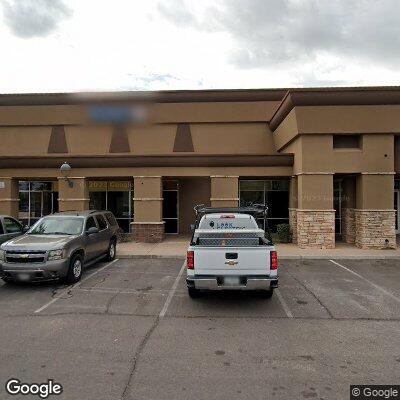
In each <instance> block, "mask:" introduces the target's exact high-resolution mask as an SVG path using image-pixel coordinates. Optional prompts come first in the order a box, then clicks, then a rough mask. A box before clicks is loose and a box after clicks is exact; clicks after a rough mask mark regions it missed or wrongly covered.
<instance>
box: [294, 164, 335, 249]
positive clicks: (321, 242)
mask: <svg viewBox="0 0 400 400" xmlns="http://www.w3.org/2000/svg"><path fill="white" fill-rule="evenodd" d="M297 180H298V208H297V212H296V227H297V229H296V230H297V245H298V246H299V247H300V248H303V249H305V248H319V249H332V248H334V247H335V210H334V209H333V174H331V173H323V172H321V173H300V174H298V177H297Z"/></svg>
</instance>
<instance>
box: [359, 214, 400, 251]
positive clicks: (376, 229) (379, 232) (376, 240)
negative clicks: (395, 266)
mask: <svg viewBox="0 0 400 400" xmlns="http://www.w3.org/2000/svg"><path fill="white" fill-rule="evenodd" d="M355 224H356V235H355V236H356V239H355V243H356V246H357V247H360V248H361V249H385V248H387V249H395V248H396V233H395V230H394V226H395V211H394V210H355Z"/></svg>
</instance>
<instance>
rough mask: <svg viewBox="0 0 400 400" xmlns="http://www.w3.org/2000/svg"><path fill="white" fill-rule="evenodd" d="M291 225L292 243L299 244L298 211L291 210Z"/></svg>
mask: <svg viewBox="0 0 400 400" xmlns="http://www.w3.org/2000/svg"><path fill="white" fill-rule="evenodd" d="M289 225H290V229H291V231H292V242H293V243H297V235H298V233H297V209H296V208H289Z"/></svg>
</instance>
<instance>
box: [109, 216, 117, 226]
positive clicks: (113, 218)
mask: <svg viewBox="0 0 400 400" xmlns="http://www.w3.org/2000/svg"><path fill="white" fill-rule="evenodd" d="M106 218H107V221H108V223H109V224H110V225H112V226H117V225H118V224H117V221H116V219H115V217H114V215H112V214H111V213H107V214H106Z"/></svg>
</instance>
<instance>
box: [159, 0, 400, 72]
mask: <svg viewBox="0 0 400 400" xmlns="http://www.w3.org/2000/svg"><path fill="white" fill-rule="evenodd" d="M159 12H160V13H161V14H162V15H163V16H164V18H166V19H168V20H170V21H171V22H172V23H174V24H176V25H178V26H190V27H192V28H194V29H198V30H202V31H205V32H227V33H228V34H230V35H231V37H232V38H233V40H234V43H235V50H233V51H232V52H231V54H230V61H231V63H232V64H234V65H236V66H237V67H239V68H266V67H269V66H272V65H276V64H285V65H288V66H292V67H293V66H296V64H297V63H304V62H313V61H315V60H316V59H317V57H319V56H322V55H328V56H334V57H340V58H341V59H343V58H344V57H345V59H346V60H353V61H354V60H357V61H358V62H360V63H363V62H364V63H366V65H368V63H373V64H375V65H376V64H382V65H386V66H392V67H393V66H398V65H399V64H400V52H399V51H398V49H399V46H400V2H399V1H398V0H351V1H349V0H268V1H267V0H217V2H216V3H215V5H213V6H210V7H209V8H208V9H207V10H205V12H204V14H202V15H200V16H198V15H196V14H195V13H194V11H191V9H190V8H189V6H188V4H187V3H186V2H185V1H183V0H180V1H170V2H166V0H163V2H162V5H161V4H160V5H159Z"/></svg>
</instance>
